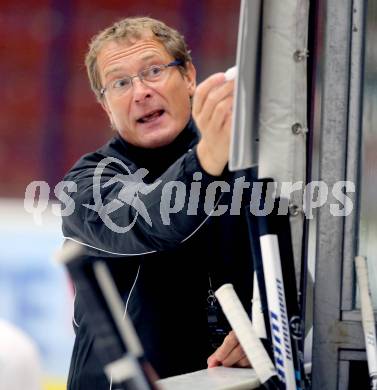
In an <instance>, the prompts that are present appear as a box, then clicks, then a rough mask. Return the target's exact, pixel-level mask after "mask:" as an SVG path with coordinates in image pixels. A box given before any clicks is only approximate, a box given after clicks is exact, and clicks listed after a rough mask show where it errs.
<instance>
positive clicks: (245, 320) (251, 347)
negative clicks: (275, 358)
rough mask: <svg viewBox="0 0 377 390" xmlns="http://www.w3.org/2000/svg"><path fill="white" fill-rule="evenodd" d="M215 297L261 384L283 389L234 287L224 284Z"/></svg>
mask: <svg viewBox="0 0 377 390" xmlns="http://www.w3.org/2000/svg"><path fill="white" fill-rule="evenodd" d="M215 295H216V298H217V299H218V300H219V302H220V305H221V308H222V309H223V312H224V314H225V316H226V318H227V319H228V321H229V323H230V325H231V326H232V328H233V330H234V332H235V334H236V336H237V339H238V341H239V342H240V344H241V346H242V348H243V350H244V352H245V354H246V356H247V358H248V359H249V362H250V363H251V365H252V367H253V368H254V370H255V372H256V374H257V377H258V379H259V380H260V382H261V384H262V385H263V386H264V388H265V389H269V390H278V389H282V387H281V383H280V381H279V379H278V377H277V374H276V370H275V367H274V365H273V363H272V361H271V359H270V357H269V355H268V353H267V352H266V350H265V348H264V346H263V344H262V342H261V341H260V340H259V338H258V336H257V335H256V333H255V331H254V329H253V326H252V324H251V321H250V319H249V317H248V315H247V313H246V311H245V309H244V308H243V306H242V303H241V302H240V300H239V298H238V296H237V294H236V292H235V291H234V288H233V286H232V285H231V284H224V285H223V286H221V287H220V288H219V289H218V290H217V291H216V292H215Z"/></svg>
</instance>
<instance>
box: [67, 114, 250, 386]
mask: <svg viewBox="0 0 377 390" xmlns="http://www.w3.org/2000/svg"><path fill="white" fill-rule="evenodd" d="M198 140H199V136H198V132H197V129H196V128H195V125H194V123H193V122H192V121H190V122H189V124H188V125H187V126H186V128H185V129H184V130H183V131H182V132H181V134H180V135H179V136H178V137H177V138H176V139H175V141H174V142H173V143H171V144H170V145H168V146H165V147H161V148H158V149H141V148H137V147H134V146H132V145H130V144H128V143H127V142H125V141H124V140H123V139H122V138H121V137H120V136H118V135H116V136H115V137H114V138H113V139H111V140H110V141H109V142H108V143H107V144H106V145H105V146H103V147H102V148H101V149H99V150H97V151H96V152H94V153H91V154H88V155H86V156H84V157H82V158H81V159H80V160H79V161H78V162H77V163H76V164H75V165H74V167H73V168H72V169H71V170H70V172H69V173H68V174H67V176H66V177H65V180H70V181H74V182H75V183H76V184H77V189H78V190H77V192H75V193H73V194H71V197H72V198H73V199H74V201H75V212H74V213H73V214H72V215H70V216H68V217H64V218H63V233H64V235H65V237H76V238H78V239H79V240H80V241H81V242H83V243H84V244H86V245H87V246H88V251H89V252H88V253H89V255H90V256H93V257H96V256H99V257H101V258H103V259H105V260H106V261H107V263H108V265H109V267H110V269H111V271H112V274H113V276H114V280H115V282H116V284H117V286H118V289H119V291H120V293H121V295H122V297H123V299H124V301H125V302H127V303H128V306H127V311H128V313H129V315H130V317H131V319H132V321H133V323H134V326H135V328H136V330H137V333H138V335H139V337H140V339H141V342H142V344H143V347H144V350H145V355H146V357H147V360H148V361H149V362H150V363H151V364H152V366H153V367H154V368H155V369H156V371H157V373H158V374H159V376H160V377H166V376H172V375H177V374H182V373H186V372H189V371H194V370H198V369H202V368H205V367H206V360H207V357H208V356H209V355H210V354H211V353H212V352H213V349H214V348H213V347H211V345H210V343H209V331H208V323H207V312H206V308H207V298H208V289H209V275H210V278H211V281H212V285H213V286H212V287H213V289H214V290H215V289H216V288H218V287H219V286H220V285H221V284H223V283H229V282H230V283H233V284H234V285H235V288H236V291H237V292H238V294H239V296H240V298H241V300H242V301H243V304H244V306H245V307H246V308H247V310H250V301H251V293H252V261H251V255H250V248H249V242H248V233H247V226H246V220H245V217H244V215H242V214H241V215H237V216H231V215H229V210H228V212H226V213H225V214H224V215H221V216H212V217H208V210H205V207H204V206H203V204H204V195H205V190H206V188H207V187H208V185H209V184H210V183H213V182H214V181H217V180H227V182H229V184H230V186H232V183H233V182H234V179H235V176H234V175H231V174H230V173H225V174H224V175H223V176H222V177H220V178H219V177H212V176H211V175H208V174H207V173H206V172H205V171H203V169H202V168H201V166H200V164H199V161H198V159H197V156H196V147H195V145H196V144H197V142H198ZM106 157H112V158H116V159H117V160H119V161H121V162H122V164H124V165H122V164H120V163H119V162H117V161H115V160H113V162H110V164H108V165H106V167H105V166H103V167H102V168H103V169H102V170H101V171H98V170H97V171H96V167H97V165H98V163H99V162H100V161H101V160H102V159H103V158H106ZM109 161H110V160H109ZM109 161H106V162H109ZM125 167H126V168H125ZM139 168H146V169H147V170H148V174H147V175H146V176H144V177H143V181H144V182H145V183H147V184H152V183H155V182H156V180H161V183H160V185H159V186H157V187H156V188H155V189H154V190H153V191H151V192H149V193H147V194H145V192H147V191H143V188H142V191H139V193H138V196H139V199H140V200H141V201H142V203H143V204H144V205H145V207H146V210H147V211H148V214H149V216H150V219H151V221H152V227H151V226H150V225H149V224H148V223H147V221H146V220H145V219H144V218H143V217H142V216H141V215H137V211H136V210H135V208H133V207H131V206H129V205H128V204H127V202H126V203H121V202H119V203H118V205H119V208H118V209H116V210H115V211H113V212H112V213H110V214H109V216H110V217H111V220H112V221H113V222H114V223H116V224H117V226H120V227H127V226H129V225H130V223H131V222H132V221H135V224H134V225H133V226H132V229H130V230H129V231H127V232H126V233H123V234H122V233H114V232H113V231H111V229H109V228H108V227H107V226H106V224H105V223H104V222H103V221H102V220H101V218H100V217H99V214H98V211H99V207H98V202H97V207H85V206H84V205H85V204H86V205H91V206H93V204H95V203H96V202H95V201H94V200H93V186H95V184H94V185H93V175H95V174H96V173H97V179H98V178H99V177H98V172H100V173H101V177H100V183H101V186H100V187H101V188H100V195H101V202H102V204H101V205H102V206H103V205H105V206H106V204H107V203H109V202H111V201H114V199H117V198H119V193H120V191H121V190H122V188H123V186H124V183H122V182H115V181H113V182H112V184H111V185H108V186H106V183H107V182H108V181H109V180H110V179H111V178H114V177H115V176H116V175H118V174H123V175H126V176H127V175H129V174H130V173H131V174H132V173H135V172H137V170H138V169H139ZM97 169H98V168H97ZM195 172H200V173H201V175H202V176H201V180H200V181H201V183H202V187H201V188H202V189H204V190H203V191H201V196H200V201H199V207H198V211H197V213H196V215H188V214H190V213H187V208H188V197H189V194H190V188H191V183H192V181H193V174H194V173H195ZM118 177H121V176H118ZM123 177H124V176H123ZM172 181H179V182H181V183H184V184H185V186H186V197H185V198H184V199H183V200H184V207H183V208H182V210H180V211H179V212H176V213H171V214H170V224H164V220H163V218H162V217H161V196H164V194H165V195H166V188H168V187H165V193H164V186H165V185H166V184H167V183H169V182H172ZM97 188H98V186H97ZM138 188H139V189H140V187H138ZM181 188H182V185H181ZM143 192H144V193H143ZM231 194H232V192H230V193H227V192H226V193H223V194H222V195H221V194H220V191H218V193H217V195H216V200H220V204H222V205H229V204H230V201H231V198H232V197H231ZM181 195H182V194H181ZM181 198H182V196H181ZM173 199H174V197H173ZM123 200H124V198H123ZM101 205H100V206H101ZM207 206H208V205H207ZM191 214H193V213H191ZM165 223H166V218H165ZM137 273H138V275H137ZM136 275H137V278H136ZM135 279H136V282H135ZM133 285H134V287H133V288H132V286H133ZM75 287H76V300H75V322H76V323H77V325H78V326H77V325H75V332H76V340H75V346H74V351H73V356H72V360H71V367H70V373H69V380H68V388H69V389H75V390H78V389H104V390H105V389H108V388H109V385H108V382H107V380H106V378H105V376H104V374H103V372H102V369H101V367H100V365H99V363H98V361H97V359H96V356H95V353H94V350H93V343H95V340H93V337H92V336H91V333H90V329H89V328H88V324H87V322H86V316H85V311H86V309H87V308H85V307H84V306H83V304H82V303H81V301H80V286H75ZM131 289H132V293H131V294H130V291H131Z"/></svg>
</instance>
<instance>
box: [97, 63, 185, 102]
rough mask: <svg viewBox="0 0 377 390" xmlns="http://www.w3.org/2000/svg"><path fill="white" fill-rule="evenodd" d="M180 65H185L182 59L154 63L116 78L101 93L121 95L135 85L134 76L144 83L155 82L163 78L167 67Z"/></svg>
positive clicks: (102, 94)
mask: <svg viewBox="0 0 377 390" xmlns="http://www.w3.org/2000/svg"><path fill="white" fill-rule="evenodd" d="M179 65H183V62H182V61H181V60H175V61H173V62H170V63H169V64H164V65H152V66H150V67H148V68H145V69H143V70H141V71H140V72H139V73H138V74H137V75H135V76H124V77H122V78H120V79H116V80H114V81H112V82H110V83H109V84H108V85H107V86H105V87H104V88H102V89H101V90H100V94H101V96H104V94H105V92H107V91H108V92H109V93H111V94H112V95H114V96H121V95H123V94H124V93H125V92H126V91H128V90H129V89H130V88H131V87H132V86H133V79H134V78H139V80H140V81H141V82H142V83H144V82H145V81H146V82H150V83H153V82H156V81H159V80H161V76H162V75H163V74H164V71H165V70H166V69H167V68H170V67H172V66H179Z"/></svg>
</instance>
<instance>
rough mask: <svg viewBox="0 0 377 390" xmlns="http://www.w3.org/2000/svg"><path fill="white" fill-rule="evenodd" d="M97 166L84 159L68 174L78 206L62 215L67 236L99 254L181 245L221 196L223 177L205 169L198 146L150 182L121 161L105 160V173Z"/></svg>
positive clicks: (132, 253)
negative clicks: (219, 185) (82, 164)
mask: <svg viewBox="0 0 377 390" xmlns="http://www.w3.org/2000/svg"><path fill="white" fill-rule="evenodd" d="M96 169H98V164H95V163H92V164H84V166H79V167H77V168H76V169H73V170H72V171H71V173H70V174H69V175H68V176H67V177H66V180H71V181H74V182H75V184H76V185H77V191H76V192H74V193H73V194H70V196H71V198H72V199H73V201H74V206H75V207H74V212H73V213H72V214H71V215H68V216H63V233H64V236H65V237H66V238H71V239H75V240H77V241H79V242H81V243H83V244H84V245H86V246H87V247H88V248H91V249H90V251H91V252H92V253H91V254H92V255H94V256H96V255H98V256H110V255H111V256H114V255H119V256H135V255H142V254H147V253H150V252H154V251H162V250H168V249H171V248H174V247H176V246H178V245H179V244H180V243H181V242H182V241H184V240H186V239H188V238H189V237H190V236H191V235H192V234H194V233H195V231H196V230H197V229H199V228H200V227H201V226H202V225H203V224H204V223H205V221H206V220H207V219H208V218H209V215H210V213H211V211H212V210H213V209H214V208H215V206H216V203H217V202H218V201H219V199H220V197H221V190H219V188H218V186H217V182H219V181H222V182H223V181H224V177H223V176H221V177H214V176H211V175H209V174H208V173H206V172H205V171H204V170H203V169H202V167H201V166H200V163H199V161H198V158H197V155H196V148H193V149H191V150H189V151H188V152H187V153H185V154H184V155H183V156H182V157H181V158H179V159H178V160H177V161H176V162H175V163H173V164H172V165H171V166H170V167H169V168H168V169H167V170H166V171H165V172H164V173H163V174H162V175H161V176H160V177H159V178H157V180H155V181H154V182H153V183H150V184H148V185H146V184H144V182H142V181H140V180H139V179H137V178H133V175H130V174H129V173H130V171H128V172H126V171H125V170H124V169H122V167H121V166H120V165H119V164H111V163H110V164H108V165H106V167H104V169H103V170H102V171H101V172H100V174H99V173H98V171H96ZM131 170H132V168H131ZM132 173H134V172H132ZM117 177H119V178H121V177H123V178H124V177H125V178H126V180H127V181H122V180H114V179H115V178H117ZM194 178H195V179H194ZM96 180H97V182H96ZM109 181H111V182H109ZM193 183H194V184H193ZM206 195H207V196H206Z"/></svg>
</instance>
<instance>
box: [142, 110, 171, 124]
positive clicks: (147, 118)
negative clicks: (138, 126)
mask: <svg viewBox="0 0 377 390" xmlns="http://www.w3.org/2000/svg"><path fill="white" fill-rule="evenodd" d="M164 112H165V110H154V111H151V112H149V113H148V114H147V115H144V116H142V117H141V118H139V119H137V121H136V122H137V123H148V122H152V121H154V120H155V119H157V118H159V117H160V116H161V115H163V114H164Z"/></svg>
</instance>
